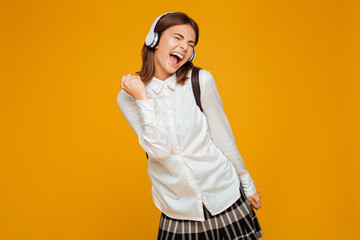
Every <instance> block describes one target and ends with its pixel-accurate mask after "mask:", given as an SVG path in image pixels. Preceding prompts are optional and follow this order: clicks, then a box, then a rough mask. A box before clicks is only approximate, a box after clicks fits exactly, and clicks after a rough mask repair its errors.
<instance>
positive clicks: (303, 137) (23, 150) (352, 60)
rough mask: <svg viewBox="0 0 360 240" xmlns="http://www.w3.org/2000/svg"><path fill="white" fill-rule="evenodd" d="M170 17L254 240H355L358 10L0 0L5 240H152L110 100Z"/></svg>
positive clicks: (138, 156)
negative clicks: (162, 18) (188, 41)
mask: <svg viewBox="0 0 360 240" xmlns="http://www.w3.org/2000/svg"><path fill="white" fill-rule="evenodd" d="M168 11H182V12H185V13H187V14H188V15H189V16H190V17H192V18H194V19H195V20H196V21H197V23H198V24H199V26H200V39H199V44H198V46H197V47H196V53H197V55H196V58H195V60H194V64H195V65H197V66H200V67H202V68H205V69H207V70H209V71H210V72H211V73H212V75H213V76H214V78H215V80H216V82H217V86H218V90H219V92H220V95H221V97H222V100H223V103H224V107H225V108H224V109H225V112H226V114H227V116H228V118H229V120H230V123H231V126H232V129H233V132H234V135H235V138H236V142H237V145H238V148H239V151H240V153H241V155H242V156H243V159H244V161H245V164H246V168H247V169H248V170H249V172H250V174H251V176H252V177H253V179H254V181H255V184H256V187H257V189H258V191H259V192H260V193H261V194H262V196H263V198H262V208H261V209H260V210H259V211H257V212H256V213H257V215H258V218H259V220H260V224H261V227H262V229H263V232H264V237H263V239H267V240H270V239H271V240H282V239H284V240H285V239H286V240H289V239H294V240H296V239H302V240H303V239H308V240H311V239H314V240H315V239H316V240H317V239H355V238H357V237H358V236H357V235H358V233H357V230H358V226H359V224H360V222H359V220H360V219H359V216H360V203H359V202H360V194H359V189H360V176H359V175H360V174H359V160H360V156H359V145H360V144H359V133H360V131H359V120H360V119H359V110H360V108H359V106H360V105H359V96H358V95H359V90H360V88H359V87H360V86H359V79H360V71H359V63H360V61H359V56H360V55H359V53H360V51H359V50H360V49H359V48H360V47H359V42H360V21H359V17H358V15H359V12H360V6H359V2H358V1H340V0H339V1H329V0H326V1H325V0H321V1H309V0H307V1H285V0H284V1H279V0H274V1H251V0H250V1H235V0H234V1H225V0H224V1H216V2H215V1H214V2H208V1H193V0H191V1H143V2H140V1H126V2H123V1H100V0H98V1H85V0H84V1H45V0H43V1H39V0H37V1H35V0H33V1H14V0H2V1H1V5H0V20H1V24H0V41H1V42H0V43H1V45H0V56H1V57H0V61H1V62H0V70H1V71H0V74H1V75H0V77H1V86H0V96H1V99H0V100H1V145H0V148H1V151H0V154H1V155H0V158H1V162H0V163H1V165H0V184H1V185H0V187H1V188H0V239H2V240H13V239H19V240H20V239H21V240H22V239H36V240H42V239H46V240H48V239H66V240H72V239H74V240H75V239H76V240H78V239H86V240H92V239H96V240H103V239H106V240H107V239H135V240H137V239H141V240H144V239H155V237H156V234H157V228H158V221H159V218H160V212H159V210H158V209H157V208H156V207H155V205H154V204H153V202H152V198H151V192H150V187H151V185H150V181H149V179H148V176H147V160H146V156H145V153H144V151H143V150H142V148H141V147H140V146H139V145H138V140H137V138H136V135H135V133H134V132H133V131H132V129H131V128H130V126H129V125H128V123H127V122H126V120H125V118H124V117H123V115H122V114H121V111H120V109H119V108H118V106H117V103H116V97H117V94H118V92H119V91H120V79H121V76H122V75H125V74H128V73H131V74H134V73H135V71H137V70H139V69H140V66H141V58H140V51H141V48H142V45H143V42H144V40H145V36H146V34H147V32H148V30H149V28H150V26H151V24H152V22H153V21H154V19H155V18H156V17H157V16H158V15H160V14H162V13H165V12H168Z"/></svg>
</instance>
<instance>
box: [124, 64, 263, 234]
mask: <svg viewBox="0 0 360 240" xmlns="http://www.w3.org/2000/svg"><path fill="white" fill-rule="evenodd" d="M191 74H192V71H189V74H188V77H189V79H188V80H187V81H186V83H185V85H183V86H182V85H179V84H176V73H174V74H173V75H172V76H170V77H169V78H167V79H166V80H159V79H157V78H155V77H153V78H152V80H151V81H150V82H149V83H148V84H147V85H146V89H147V92H148V97H149V99H142V100H135V99H134V98H133V97H132V96H131V95H129V94H128V93H126V92H125V91H124V90H121V91H120V92H119V94H118V98H117V102H118V105H119V107H120V109H121V111H122V113H123V114H124V116H125V118H126V120H127V121H128V123H129V124H130V126H131V127H132V129H133V130H134V131H135V133H136V135H137V137H138V139H139V144H140V145H141V146H142V148H143V149H144V150H145V151H146V152H147V154H148V158H149V160H148V174H149V178H150V180H151V183H152V196H153V200H154V203H155V205H156V206H157V207H158V208H159V210H160V211H161V212H162V215H161V219H160V224H159V234H158V239H177V238H178V239H183V238H184V239H187V237H189V238H188V239H196V238H191V236H196V235H197V234H198V235H197V236H198V237H200V235H201V236H202V237H204V238H197V239H224V238H225V239H242V238H241V237H243V238H244V239H257V238H259V237H261V236H262V235H263V233H262V231H261V228H260V225H259V223H258V220H257V217H256V214H255V212H254V211H253V209H252V208H251V206H250V204H249V202H248V201H247V199H246V197H249V196H251V195H253V194H254V193H256V191H257V190H256V187H255V184H254V181H253V180H252V178H251V176H250V174H249V172H248V171H247V170H246V169H245V164H244V161H243V159H242V157H241V155H240V153H239V151H238V149H237V146H236V143H235V139H234V136H233V133H232V130H231V127H230V124H229V121H228V119H227V117H226V115H225V112H224V110H223V104H222V101H221V98H220V95H219V93H218V91H217V87H216V83H215V80H214V78H213V77H212V75H211V73H210V72H209V71H207V70H205V69H201V70H200V72H199V84H200V90H201V95H200V100H201V105H202V109H203V112H202V111H201V110H200V109H199V107H198V106H197V104H196V102H195V98H194V95H193V90H192V85H191ZM236 229H238V230H236ZM206 233H208V235H207V237H206ZM209 234H210V235H209ZM213 234H219V238H217V237H216V238H212V237H210V236H212V235H213Z"/></svg>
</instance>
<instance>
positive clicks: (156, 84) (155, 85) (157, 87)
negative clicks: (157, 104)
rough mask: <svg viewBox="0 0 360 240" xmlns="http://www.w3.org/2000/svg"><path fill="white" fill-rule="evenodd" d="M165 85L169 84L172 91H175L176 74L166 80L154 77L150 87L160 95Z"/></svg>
mask: <svg viewBox="0 0 360 240" xmlns="http://www.w3.org/2000/svg"><path fill="white" fill-rule="evenodd" d="M164 84H167V85H168V87H169V88H170V89H172V90H175V84H176V72H175V73H174V74H173V75H171V76H170V77H168V78H167V79H165V80H160V79H157V78H156V77H153V78H152V79H151V81H150V82H149V84H148V85H149V87H151V89H152V90H154V92H155V93H156V94H159V93H160V92H161V89H162V88H163V86H164Z"/></svg>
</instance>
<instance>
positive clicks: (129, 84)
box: [121, 74, 148, 100]
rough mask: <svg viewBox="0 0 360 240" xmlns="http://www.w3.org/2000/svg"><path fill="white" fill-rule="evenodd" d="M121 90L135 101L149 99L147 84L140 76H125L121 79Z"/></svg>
mask: <svg viewBox="0 0 360 240" xmlns="http://www.w3.org/2000/svg"><path fill="white" fill-rule="evenodd" d="M121 88H122V89H124V91H125V92H127V93H128V94H130V95H131V96H133V97H134V98H135V100H141V99H148V96H147V91H146V87H145V84H144V83H143V82H142V81H141V78H140V76H138V75H133V76H132V75H131V74H128V75H126V76H125V75H124V76H122V78H121Z"/></svg>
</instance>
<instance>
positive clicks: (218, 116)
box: [199, 69, 257, 197]
mask: <svg viewBox="0 0 360 240" xmlns="http://www.w3.org/2000/svg"><path fill="white" fill-rule="evenodd" d="M199 74H200V76H199V79H200V89H201V95H200V96H201V97H200V100H201V105H202V108H203V112H204V114H205V116H206V120H207V123H208V127H209V131H210V135H211V138H212V140H213V142H214V144H215V145H216V146H217V147H218V148H219V149H220V150H221V151H222V152H223V154H224V155H225V156H226V157H227V158H228V159H229V160H230V162H231V163H232V164H233V166H234V167H235V169H236V172H237V174H238V176H239V179H240V184H241V186H242V187H243V189H244V192H245V195H246V197H249V196H251V195H253V194H254V193H256V191H257V190H256V187H255V184H254V181H253V179H252V178H251V176H250V174H249V172H248V171H247V170H246V169H245V164H244V161H243V159H242V157H241V155H240V153H239V151H238V149H237V146H236V143H235V139H234V135H233V132H232V130H231V126H230V123H229V121H228V119H227V117H226V115H225V112H224V107H223V103H222V100H221V98H220V95H219V93H218V90H217V87H216V83H215V80H214V78H213V76H212V75H211V73H210V72H209V71H207V70H204V69H203V70H201V71H200V72H199Z"/></svg>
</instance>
